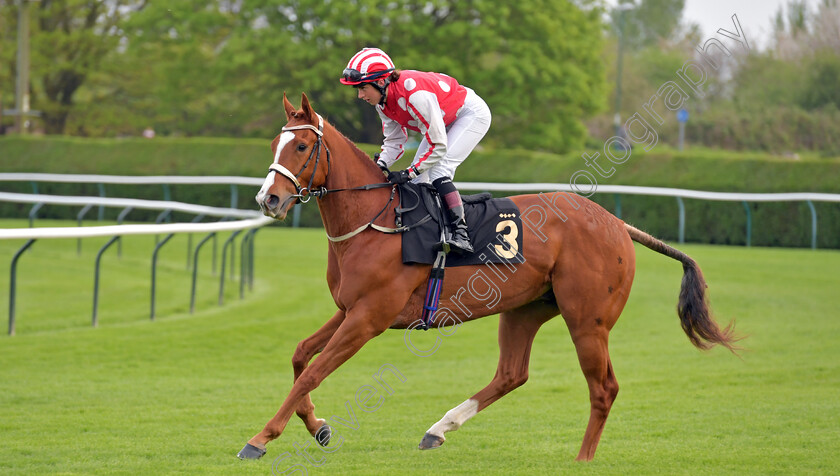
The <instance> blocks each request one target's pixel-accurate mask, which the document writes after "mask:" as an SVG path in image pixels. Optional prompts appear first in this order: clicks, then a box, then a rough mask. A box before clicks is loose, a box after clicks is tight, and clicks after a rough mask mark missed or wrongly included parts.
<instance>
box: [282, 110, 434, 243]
mask: <svg viewBox="0 0 840 476" xmlns="http://www.w3.org/2000/svg"><path fill="white" fill-rule="evenodd" d="M316 115H317V116H318V127H317V128H316V127H315V126H313V125H312V124H303V125H299V126H290V127H289V126H287V127H283V128H282V129H281V130H282V131H283V132H286V131H297V130H302V129H308V130H311V131H312V132H314V133H315V134H316V135H317V136H318V139H317V140H316V141H315V146H314V147H312V151H311V152H309V157H308V158H307V159H306V162H304V164H303V167H301V168H300V171H299V172H298V173H297V174H293V173H292V172H291V171H290V170H289V169H287V168H286V167H284V166H282V165H280V164H277V163H273V164H271V165H270V166H269V167H268V171H269V172H276V173H278V174H280V175H282V176H283V177H286V178H287V179H289V180H291V182H292V183H293V184H294V186H295V194H294V195H292V196H293V197H296V198H297V201H298V202H299V203H308V202H309V200H311V199H312V197H313V196H314V197H316V198H324V197H325V196H327V194H328V193H335V192H346V191H351V190H375V189H378V188H386V187H391V196H390V198H388V202H387V203H385V206H384V207H383V208H382V210H380V211H379V213H377V214H376V216H375V217H373V219H372V220H371V221H369V222H367V223H365V224H364V225H362V226H360V227H358V228H356V229H355V230H353V231H351V232H349V233H345V234H344V235H341V236H330V235H327V238H328V239H329V240H330V241H331V242H333V243H337V242H340V241H344V240H348V239H350V238H353V237H354V236H356V235H358V234H359V233H361V232H363V231H365V230H366V229H368V228H373V229H374V230H376V231H380V232H382V233H389V234H394V233H403V232H406V231H408V230H410V229H411V228H413V227H414V226H417V225H419V223H415V224H413V225H407V226H398V227H397V228H389V227H385V226H380V225H377V224H375V223H373V222H374V221H376V219H377V218H379V217H380V216H381V215H382V214H383V213H385V210H387V209H388V206H389V205H390V204H391V202H393V201H394V196H395V194H396V191H397V186H396V185H395V184H392V183H389V182H384V183H371V184H367V185H362V186H359V187H352V188H332V189H328V188H326V187H321V188H317V189H312V182H313V181H314V180H315V174H316V173H317V172H318V163H319V162H320V160H321V147H323V148H324V150H325V151H327V175H329V174H330V171H331V170H332V163H331V162H330V149H329V148H328V147H327V145H326V144H324V142H323V140H322V138H323V136H324V118H322V117H321V115H320V114H316ZM313 155H314V156H315V170H313V171H312V175H311V176H310V177H309V184H307V186H306V187H302V186H301V185H300V181H299V180H298V177H300V176H301V174H302V173H303V171H304V170H306V167H308V166H309V162H310V161H311V160H312V156H313Z"/></svg>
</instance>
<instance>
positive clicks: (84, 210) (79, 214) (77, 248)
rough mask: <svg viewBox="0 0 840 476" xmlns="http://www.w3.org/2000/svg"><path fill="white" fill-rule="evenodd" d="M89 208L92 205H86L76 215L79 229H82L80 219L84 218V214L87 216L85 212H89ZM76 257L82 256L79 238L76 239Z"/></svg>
mask: <svg viewBox="0 0 840 476" xmlns="http://www.w3.org/2000/svg"><path fill="white" fill-rule="evenodd" d="M91 208H93V204H90V203H88V204H87V205H85V206H84V207H83V208H82V209H81V211H79V213H78V214H77V215H76V224H77V225H78V226H79V228H81V227H82V219H83V218H84V217H85V214H87V212H89V211H90V209H91ZM76 255H77V256H81V255H82V239H81V238H76Z"/></svg>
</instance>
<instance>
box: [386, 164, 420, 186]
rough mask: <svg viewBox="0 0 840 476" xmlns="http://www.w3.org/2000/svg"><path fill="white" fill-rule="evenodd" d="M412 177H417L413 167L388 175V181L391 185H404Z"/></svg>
mask: <svg viewBox="0 0 840 476" xmlns="http://www.w3.org/2000/svg"><path fill="white" fill-rule="evenodd" d="M414 177H417V170H415V168H414V167H409V168H407V169H405V170H399V171H397V172H389V173H388V181H389V182H391V183H393V184H400V183H406V182H408V181H409V180H411V179H413V178H414Z"/></svg>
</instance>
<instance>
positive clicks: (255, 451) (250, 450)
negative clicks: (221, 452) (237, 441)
mask: <svg viewBox="0 0 840 476" xmlns="http://www.w3.org/2000/svg"><path fill="white" fill-rule="evenodd" d="M264 454H265V448H259V447H257V446H254V445H252V444H251V443H246V444H245V447H244V448H242V450H241V451H240V452H239V453H238V454H237V455H236V456H238V457H239V459H260V458H262V457H263V455H264Z"/></svg>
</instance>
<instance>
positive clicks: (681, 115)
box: [677, 109, 688, 122]
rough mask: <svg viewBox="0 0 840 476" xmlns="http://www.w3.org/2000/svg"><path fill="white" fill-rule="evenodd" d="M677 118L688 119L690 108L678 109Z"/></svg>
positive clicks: (684, 120)
mask: <svg viewBox="0 0 840 476" xmlns="http://www.w3.org/2000/svg"><path fill="white" fill-rule="evenodd" d="M677 120H678V121H680V122H686V121H688V110H686V109H680V110H679V111H677Z"/></svg>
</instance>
